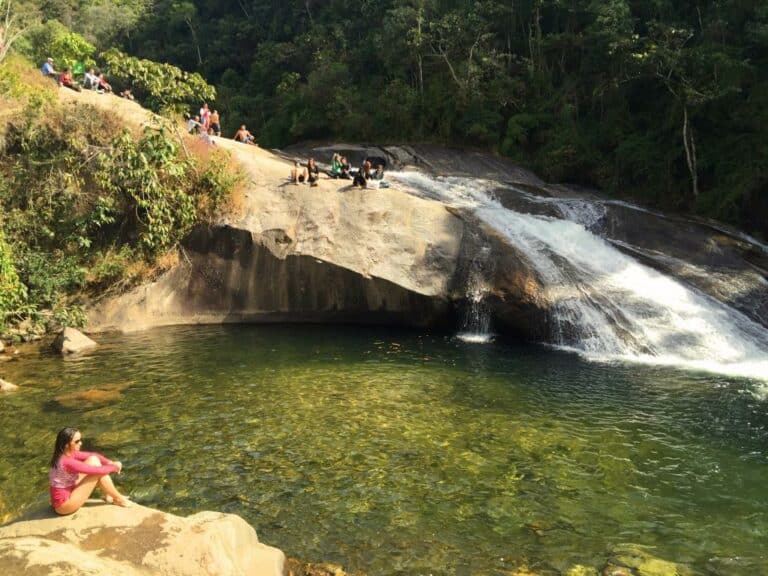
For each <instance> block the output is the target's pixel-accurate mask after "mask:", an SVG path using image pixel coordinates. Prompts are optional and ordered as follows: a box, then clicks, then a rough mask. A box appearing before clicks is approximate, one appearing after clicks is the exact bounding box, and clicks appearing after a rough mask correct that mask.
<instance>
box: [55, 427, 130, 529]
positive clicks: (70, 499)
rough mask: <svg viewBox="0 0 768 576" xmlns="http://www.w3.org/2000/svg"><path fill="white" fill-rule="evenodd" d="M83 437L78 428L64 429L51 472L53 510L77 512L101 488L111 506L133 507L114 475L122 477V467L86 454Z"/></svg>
mask: <svg viewBox="0 0 768 576" xmlns="http://www.w3.org/2000/svg"><path fill="white" fill-rule="evenodd" d="M82 445H83V436H82V434H81V433H80V431H79V430H78V429H77V428H63V429H62V430H60V431H59V433H58V434H57V435H56V443H55V444H54V449H53V457H52V458H51V468H50V470H49V471H48V484H49V488H50V490H49V491H50V496H51V506H53V509H54V510H55V511H56V513H57V514H61V515H67V514H72V513H73V512H77V511H78V510H79V509H80V507H81V506H82V505H83V504H84V503H85V501H86V500H88V498H89V497H90V496H91V493H92V492H93V490H94V489H95V488H96V486H98V487H99V488H101V491H102V492H103V493H104V496H105V497H106V500H107V501H108V502H113V503H114V504H117V505H118V506H123V507H126V506H130V505H131V503H130V500H129V499H128V497H127V496H124V495H123V494H120V492H118V491H117V488H115V485H114V484H113V483H112V478H110V476H109V475H110V474H111V473H112V472H116V473H117V474H120V472H121V470H122V469H123V465H122V463H120V462H118V461H116V460H115V461H112V460H110V459H108V458H106V457H105V456H102V455H101V454H98V453H97V452H83V451H81V450H80V448H81V447H82Z"/></svg>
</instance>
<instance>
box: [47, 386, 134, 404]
mask: <svg viewBox="0 0 768 576" xmlns="http://www.w3.org/2000/svg"><path fill="white" fill-rule="evenodd" d="M127 387H128V384H108V385H106V386H100V387H99V388H90V389H88V390H78V391H76V392H67V393H66V394H59V395H58V396H56V398H55V400H56V402H58V403H59V404H60V405H61V406H63V407H64V408H71V409H78V408H82V407H83V405H84V404H85V405H88V406H102V405H105V404H111V403H113V402H119V401H120V400H122V399H123V394H122V392H123V390H125V389H126V388H127Z"/></svg>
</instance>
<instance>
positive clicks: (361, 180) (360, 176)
mask: <svg viewBox="0 0 768 576" xmlns="http://www.w3.org/2000/svg"><path fill="white" fill-rule="evenodd" d="M352 186H359V187H360V188H367V187H368V180H366V178H365V172H364V168H363V167H361V168H360V170H358V171H357V173H356V174H355V177H354V178H353V179H352Z"/></svg>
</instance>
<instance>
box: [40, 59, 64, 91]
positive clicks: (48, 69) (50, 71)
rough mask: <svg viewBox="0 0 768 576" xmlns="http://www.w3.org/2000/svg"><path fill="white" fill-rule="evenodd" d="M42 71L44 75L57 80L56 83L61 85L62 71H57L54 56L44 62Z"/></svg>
mask: <svg viewBox="0 0 768 576" xmlns="http://www.w3.org/2000/svg"><path fill="white" fill-rule="evenodd" d="M40 71H41V72H42V73H43V76H45V77H46V78H50V79H51V80H53V81H54V82H56V84H58V85H59V86H61V80H60V78H61V72H56V69H55V68H54V67H53V58H48V59H47V60H46V61H45V62H43V67H42V68H41V69H40Z"/></svg>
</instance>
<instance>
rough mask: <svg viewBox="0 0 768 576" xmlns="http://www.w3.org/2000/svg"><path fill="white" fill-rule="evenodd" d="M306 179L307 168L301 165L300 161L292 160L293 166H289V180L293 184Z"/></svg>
mask: <svg viewBox="0 0 768 576" xmlns="http://www.w3.org/2000/svg"><path fill="white" fill-rule="evenodd" d="M306 180H307V169H306V168H304V166H302V165H301V162H299V161H298V160H294V162H293V168H291V182H293V183H294V184H299V183H303V182H306Z"/></svg>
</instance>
